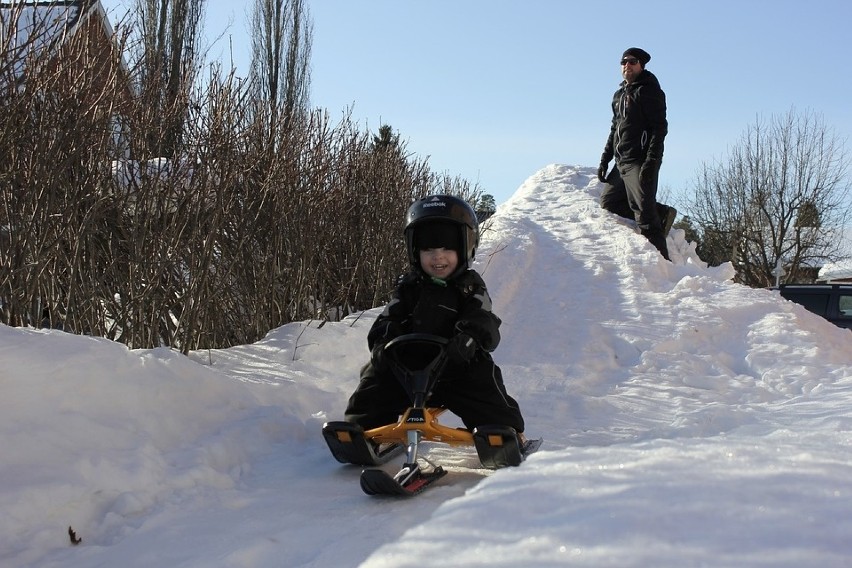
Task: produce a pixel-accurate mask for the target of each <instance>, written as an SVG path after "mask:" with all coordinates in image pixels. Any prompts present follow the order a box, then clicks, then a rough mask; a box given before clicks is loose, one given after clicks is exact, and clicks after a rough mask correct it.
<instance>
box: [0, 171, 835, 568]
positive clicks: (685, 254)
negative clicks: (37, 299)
mask: <svg viewBox="0 0 852 568" xmlns="http://www.w3.org/2000/svg"><path fill="white" fill-rule="evenodd" d="M599 193H600V184H599V183H598V182H597V181H596V179H595V174H594V170H593V169H592V168H582V167H569V166H564V165H551V166H547V167H545V168H544V169H542V170H541V171H539V172H537V173H536V174H534V175H533V176H532V177H530V178H529V179H528V180H527V181H526V182H525V183H524V184H523V185H522V186H521V187H520V188H519V189H518V190H517V192H516V193H515V195H514V196H513V197H512V198H511V199H510V200H509V201H508V202H506V203H505V204H504V205H503V206H501V207H500V209H499V211H498V213H497V215H495V216H494V217H493V219H492V220H491V221H490V222H489V224H488V227H487V229H486V230H485V231H484V232H483V237H482V245H481V247H480V250H479V252H478V254H477V266H476V267H477V268H478V270H479V271H480V272H481V273H482V274H483V276H484V278H485V280H486V282H487V283H488V285H489V288H490V291H491V294H492V296H493V300H494V306H495V311H496V312H497V313H498V315H500V316H501V317H502V319H503V328H502V331H503V342H502V344H501V345H500V347H499V348H498V350H497V351H496V353H495V358H496V360H497V361H498V363H499V364H500V365H501V367H502V368H503V372H504V376H505V378H506V383H507V386H508V388H509V389H510V391H511V392H512V393H513V394H514V396H515V397H516V398H517V399H518V400H519V402H520V403H521V405H522V409H523V411H524V414H525V417H526V420H527V424H528V427H527V432H528V434H529V435H531V436H543V437H544V439H545V443H544V445H543V447H542V450H541V451H540V452H538V453H537V454H535V455H533V456H532V457H531V458H530V459H529V460H528V461H527V462H526V463H525V464H523V465H522V466H521V467H518V468H511V469H505V470H500V471H497V472H489V471H484V470H482V469H480V468H478V467H477V460H476V456H475V454H474V453H473V451H472V450H469V449H466V448H462V449H455V450H452V449H447V448H442V447H432V448H430V449H428V451H427V456H428V457H429V458H430V459H432V460H434V461H436V462H438V463H442V464H444V465H445V466H446V467H447V469H448V470H449V475H448V476H447V477H445V478H444V479H442V480H441V481H440V482H439V483H438V484H437V485H435V486H434V487H433V488H432V489H429V490H428V491H427V492H426V493H424V494H423V495H421V496H419V497H417V498H415V499H411V500H388V499H378V498H371V497H368V496H366V495H364V494H363V493H362V492H361V490H360V488H359V486H358V474H359V471H360V470H359V468H357V467H352V466H342V465H340V464H338V463H337V462H336V461H334V459H333V458H332V457H331V456H330V455H329V454H328V451H327V448H326V447H325V444H324V442H323V440H322V438H321V435H320V427H321V425H322V423H323V422H324V421H326V420H333V419H339V418H340V417H341V415H342V412H343V409H344V406H345V404H346V399H347V398H348V396H349V394H350V392H351V391H352V389H354V387H355V385H356V383H357V377H358V370H359V368H360V366H361V365H362V364H363V363H364V362H365V361H366V359H367V356H368V353H367V349H366V341H365V338H366V333H367V330H368V329H369V327H370V325H371V323H372V322H373V320H374V319H375V317H376V315H377V313H378V312H379V309H376V310H371V311H368V312H365V313H363V314H359V315H358V316H357V317H350V318H347V319H346V320H345V321H343V322H338V323H326V324H325V325H320V324H319V322H316V321H310V322H301V323H295V324H290V325H286V326H283V327H281V328H279V329H275V330H273V331H272V332H270V333H269V335H268V336H267V337H266V338H265V339H263V340H262V341H259V342H257V343H256V344H254V345H247V346H243V347H236V348H232V349H226V350H217V351H216V350H214V351H204V352H197V353H193V354H192V355H191V357H184V356H181V355H179V354H176V353H174V352H172V351H170V350H167V349H155V350H128V349H126V348H124V347H123V346H121V345H117V344H114V343H110V342H109V341H106V340H103V339H97V338H92V337H82V336H74V335H69V334H66V333H62V332H59V331H41V330H32V329H14V328H8V327H0V362H2V365H0V389H2V392H1V393H0V445H1V447H2V455H3V458H2V462H0V481H2V483H0V511H2V515H0V566H4V567H22V566H39V567H60V566H61V567H63V568H76V567H116V566H122V567H150V566H160V567H165V566H168V567H199V568H200V567H205V568H207V567H278V566H283V567H318V568H319V567H323V568H325V567H329V566H334V567H336V568H342V567H349V566H366V567H370V568H376V567H394V568H399V567H415V566H416V567H441V568H446V567H448V566H454V567H459V566H489V567H494V566H498V567H507V568H508V567H517V566H614V567H615V566H617V567H619V568H623V567H625V566H635V567H648V566H654V567H657V568H659V567H685V566H731V567H734V566H735V567H758V566H760V567H763V566H767V567H768V566H772V567H778V566H789V567H802V566H820V567H840V566H849V565H850V564H852V539H850V535H852V515H850V514H849V510H850V505H852V467H850V463H849V462H850V455H851V454H852V452H850V445H851V444H852V349H850V347H852V334H850V331H848V330H842V329H839V328H836V327H834V326H832V325H831V324H829V323H828V322H826V321H823V320H822V319H820V318H818V317H817V316H814V315H812V314H810V313H809V312H807V311H806V310H805V309H804V308H801V307H800V306H798V305H795V304H792V303H790V302H787V301H785V300H783V299H781V298H780V297H779V296H778V295H777V294H776V293H774V292H772V291H769V290H753V289H749V288H745V287H743V286H739V285H737V284H734V283H732V282H731V277H732V275H733V272H732V269H731V267H730V266H721V267H716V268H709V267H707V266H705V264H704V263H702V262H701V261H700V260H699V259H698V258H697V256H696V254H695V251H694V245H693V244H691V243H687V242H686V241H685V240H684V234H683V232H682V231H679V230H674V231H672V233H671V235H670V236H669V248H670V251H671V256H672V261H673V262H671V263H670V262H666V261H665V260H663V259H662V258H661V257H660V255H659V254H658V253H657V252H656V250H655V249H654V248H653V247H652V246H651V245H650V244H648V243H647V241H646V240H645V239H644V238H643V237H642V236H641V235H639V234H638V233H637V232H636V230H635V228H634V226H633V223H632V222H630V221H627V220H624V219H619V218H617V217H615V216H613V215H611V214H609V213H607V212H605V211H602V210H601V209H600V208H599V207H598V205H597V198H598V195H599ZM455 420H457V419H455ZM447 423H449V424H452V423H453V417H450V420H448V421H447ZM395 467H398V464H394V465H393V466H392V468H395ZM69 527H72V529H73V530H74V533H75V535H76V537H78V538H82V541H81V542H80V543H79V544H77V545H72V544H71V542H70V539H69V535H68V528H69Z"/></svg>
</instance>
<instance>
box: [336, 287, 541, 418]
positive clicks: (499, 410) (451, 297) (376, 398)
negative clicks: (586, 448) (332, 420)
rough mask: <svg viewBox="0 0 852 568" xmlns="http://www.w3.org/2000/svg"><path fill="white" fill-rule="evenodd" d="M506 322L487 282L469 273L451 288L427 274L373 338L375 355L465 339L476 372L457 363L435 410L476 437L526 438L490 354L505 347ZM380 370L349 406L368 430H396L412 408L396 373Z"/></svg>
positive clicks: (401, 291) (390, 308) (396, 299)
mask: <svg viewBox="0 0 852 568" xmlns="http://www.w3.org/2000/svg"><path fill="white" fill-rule="evenodd" d="M500 323H501V322H500V318H498V317H497V316H496V315H494V314H493V313H492V312H491V298H490V297H489V296H488V291H487V290H486V288H485V282H483V280H482V277H481V276H480V275H479V274H478V273H477V272H476V271H474V270H465V271H463V272H462V273H461V274H459V275H458V276H456V277H454V278H451V279H450V280H448V281H447V282H443V281H441V280H437V279H432V278H429V277H428V276H425V275H423V274H422V273H420V272H419V271H412V272H410V273H408V274H406V275H405V276H403V277H401V278H400V280H399V282H398V284H397V287H396V289H395V290H394V293H393V296H392V299H391V301H390V302H389V303H388V304H387V306H386V307H385V310H384V312H382V314H381V315H379V317H378V318H377V319H376V321H375V323H374V324H373V326H372V327H371V328H370V331H369V332H368V334H367V343H368V345H369V347H370V350H371V351H372V350H373V348H374V347H376V346H377V345H384V344H386V343H387V342H388V341H390V340H391V339H393V338H395V337H398V336H400V335H403V334H407V333H429V334H433V335H439V336H441V337H446V338H448V339H449V338H451V337H453V336H455V335H456V334H458V333H460V332H464V333H466V334H468V335H470V336H471V337H473V339H474V340H475V341H476V343H477V349H476V353H475V355H474V357H473V359H472V360H471V362H470V363H469V364H465V363H453V362H449V363H448V364H447V366H446V367H445V368H444V371H443V373H442V374H441V376H440V377H439V379H438V382H437V384H436V386H435V389H434V390H433V394H432V397H431V398H430V399H429V406H433V407H445V408H447V409H449V410H450V411H451V412H453V413H454V414H456V415H457V416H458V417H459V418H461V420H462V422H463V423H464V425H465V427H466V428H468V429H470V430H472V429H473V428H475V427H476V426H480V425H483V424H500V425H505V426H511V427H512V428H514V429H515V430H516V431H518V432H519V433H520V432H523V431H524V419H523V417H522V416H521V411H520V409H519V408H518V403H517V402H516V401H515V400H514V399H513V398H512V397H511V396H509V394H508V393H507V392H506V387H505V386H504V384H503V376H502V373H501V371H500V368H499V367H498V366H497V365H496V364H495V363H494V360H493V359H492V358H491V355H490V353H491V352H492V351H494V349H496V348H497V344H498V343H499V342H500V332H499V326H500ZM380 367H382V368H379V369H377V368H376V367H375V366H374V365H373V364H372V362H370V363H367V365H365V366H364V367H363V369H362V370H361V381H360V383H359V384H358V388H357V389H356V390H355V392H354V393H353V394H352V396H351V397H350V398H349V405H348V406H347V408H346V416H345V417H346V420H347V421H349V422H354V423H356V424H359V425H361V426H362V427H363V428H364V429H365V430H368V429H371V428H376V427H378V426H384V425H387V424H392V423H394V422H396V421H397V420H398V418H399V415H400V414H402V413H403V412H404V411H405V409H406V408H407V407H409V406H410V405H411V400H410V399H409V397H408V395H407V394H406V392H405V390H404V389H403V387H402V386H401V385H400V383H399V381H398V380H397V379H396V378H395V377H394V375H393V373H392V372H391V371H390V370H388V369H386V368H384V366H380Z"/></svg>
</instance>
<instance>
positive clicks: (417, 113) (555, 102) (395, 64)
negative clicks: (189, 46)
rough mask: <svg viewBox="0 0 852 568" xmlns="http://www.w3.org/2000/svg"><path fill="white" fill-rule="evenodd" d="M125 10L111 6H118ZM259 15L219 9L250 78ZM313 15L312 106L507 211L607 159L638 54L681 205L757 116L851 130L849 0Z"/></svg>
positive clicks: (432, 5) (402, 7)
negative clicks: (614, 118)
mask: <svg viewBox="0 0 852 568" xmlns="http://www.w3.org/2000/svg"><path fill="white" fill-rule="evenodd" d="M128 3H129V2H128V0H103V4H104V6H105V7H106V8H107V10H108V11H109V10H110V9H113V8H116V7H119V6H121V5H127V4H128ZM250 5H251V2H244V3H242V2H241V3H237V2H232V1H229V0H208V4H207V6H208V7H207V12H208V19H207V26H206V33H207V36H208V37H209V38H211V40H210V41H211V43H212V45H211V49H210V51H209V56H210V57H211V58H213V59H219V58H221V59H223V60H225V61H227V60H228V59H230V55H229V49H230V48H229V40H230V42H231V43H232V45H233V57H234V62H235V64H236V66H237V68H238V70H239V71H240V72H245V70H246V69H247V66H248V55H249V42H248V31H247V25H246V20H247V17H246V12H247V10H248V6H250ZM308 5H309V10H310V14H311V17H312V19H313V23H314V41H313V46H312V49H313V53H312V58H311V68H312V71H311V81H312V88H311V103H312V105H313V106H314V107H320V108H325V109H327V110H328V111H329V113H330V114H331V116H332V117H333V118H339V117H341V116H342V115H343V113H344V110H345V109H347V108H351V109H352V116H353V118H354V119H355V120H356V121H358V122H359V123H360V124H362V125H363V126H364V127H365V128H367V129H369V130H370V131H373V132H375V131H377V130H378V128H379V126H381V125H382V124H389V125H391V126H392V127H393V128H394V130H396V131H397V132H398V133H399V134H400V136H401V137H402V139H403V140H406V141H407V143H408V149H409V150H410V151H411V152H414V153H416V154H418V155H420V156H422V157H427V156H428V159H429V164H430V166H431V168H432V170H433V171H437V172H447V173H449V174H451V175H453V176H455V175H459V176H462V177H464V178H466V179H468V180H470V181H471V182H478V183H479V184H480V186H481V187H482V189H483V191H485V193H490V194H492V195H494V197H495V198H496V200H497V203H502V202H503V201H505V200H506V199H508V198H509V197H510V196H511V195H512V194H513V193H514V191H515V190H516V189H517V188H518V186H519V185H520V184H521V183H523V181H524V180H525V179H526V178H527V177H529V176H530V175H532V174H533V173H535V172H536V171H537V170H539V169H540V168H542V167H544V166H545V165H548V164H550V163H561V164H570V165H581V166H596V165H597V164H598V161H599V159H600V154H601V151H602V150H603V145H604V142H605V140H606V136H607V134H608V129H609V123H610V118H611V114H610V113H611V111H610V107H609V104H610V99H611V96H612V93H613V92H614V91H615V89H616V88H617V86H618V83H619V82H620V80H621V75H620V67H619V64H618V60H619V59H620V57H621V54H622V52H623V51H624V49H626V48H627V47H631V46H638V47H642V48H644V49H645V50H646V51H648V52H649V53H650V54H651V56H652V59H651V62H650V63H649V64H648V69H649V70H651V71H653V72H654V73H655V74H656V75H657V77H658V78H659V79H660V83H661V84H662V87H663V89H664V90H665V91H666V95H667V98H668V118H669V136H668V138H667V139H666V152H665V157H664V161H663V166H662V170H661V173H660V175H661V181H660V186H661V192H662V193H663V194H664V195H668V196H671V197H672V199H673V201H674V202H675V203H676V202H677V201H678V200H679V199H680V194H681V193H682V191H683V190H684V189H690V188H691V187H692V186H693V184H694V180H695V177H696V173H697V171H698V170H699V168H700V167H701V165H702V163H713V162H714V161H716V160H719V159H724V158H725V156H726V155H727V151H728V148H729V147H730V146H732V145H735V144H736V143H737V142H738V141H739V139H740V137H741V135H742V134H743V132H744V131H745V130H746V128H747V127H749V126H751V125H753V124H755V123H756V121H757V119H758V117H763V118H764V119H765V118H769V117H771V116H772V115H783V114H785V113H787V112H788V111H789V110H790V109H791V108H795V109H796V110H797V111H813V112H815V113H817V114H818V115H820V116H821V117H822V118H823V120H824V121H825V123H826V124H827V125H828V126H829V127H831V128H832V129H833V130H834V132H835V133H836V134H838V135H839V136H841V137H843V138H847V137H850V136H852V102H850V99H852V97H850V93H852V78H850V69H852V63H850V62H849V60H848V57H849V55H850V54H852V51H850V50H849V49H848V47H847V46H848V40H847V38H848V37H849V31H848V25H849V22H850V21H852V3H849V2H848V1H841V0H812V1H810V2H802V1H798V2H792V1H789V0H775V1H770V0H737V1H733V0H719V1H716V2H713V3H709V2H706V3H705V2H703V3H694V2H685V1H684V2H680V1H675V0H668V1H666V0H645V1H644V2H642V3H637V2H624V1H620V0H615V1H609V2H607V3H606V4H605V5H601V4H599V3H597V2H574V1H570V0H537V1H526V2H520V1H508V0H429V1H426V0H422V1H419V2H415V1H404V0H370V1H367V0H363V1H355V0H347V1H344V0H309V4H308ZM222 34H224V35H222ZM220 36H221V37H220ZM217 37H220V39H218V40H217V41H215V42H214V38H217ZM847 148H848V149H850V150H852V145H850V144H847Z"/></svg>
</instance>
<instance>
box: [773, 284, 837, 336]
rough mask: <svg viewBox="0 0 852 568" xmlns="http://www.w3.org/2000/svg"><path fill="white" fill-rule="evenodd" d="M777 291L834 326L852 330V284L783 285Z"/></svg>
mask: <svg viewBox="0 0 852 568" xmlns="http://www.w3.org/2000/svg"><path fill="white" fill-rule="evenodd" d="M777 290H778V291H779V292H780V293H781V296H782V297H784V298H787V299H788V300H790V301H792V302H796V303H797V304H801V305H802V306H804V307H805V308H807V309H808V310H810V311H812V312H813V313H815V314H817V315H819V316H822V317H824V318H825V319H827V320H828V321H830V322H831V323H833V324H834V325H836V326H838V327H845V328H847V329H852V284H783V285H781V287H779V288H777Z"/></svg>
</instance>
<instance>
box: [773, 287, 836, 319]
mask: <svg viewBox="0 0 852 568" xmlns="http://www.w3.org/2000/svg"><path fill="white" fill-rule="evenodd" d="M783 296H784V297H785V298H787V299H788V300H791V301H793V302H796V303H797V304H801V305H803V306H804V307H806V308H807V309H808V310H810V311H812V312H813V313H815V314H819V315H821V316H825V314H826V308H827V307H828V294H797V293H796V292H792V291H789V290H785V291H784V294H783ZM850 310H852V307H850ZM850 314H852V312H850Z"/></svg>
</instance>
